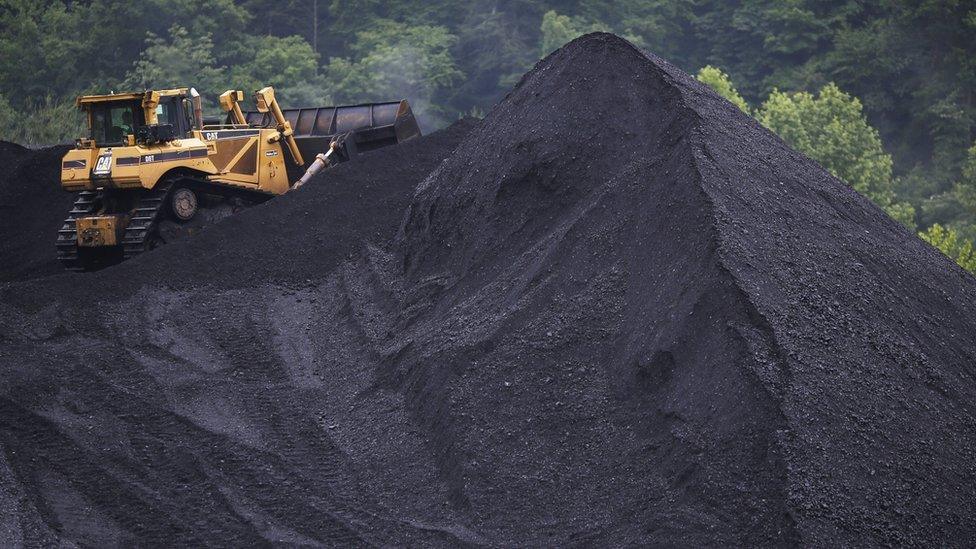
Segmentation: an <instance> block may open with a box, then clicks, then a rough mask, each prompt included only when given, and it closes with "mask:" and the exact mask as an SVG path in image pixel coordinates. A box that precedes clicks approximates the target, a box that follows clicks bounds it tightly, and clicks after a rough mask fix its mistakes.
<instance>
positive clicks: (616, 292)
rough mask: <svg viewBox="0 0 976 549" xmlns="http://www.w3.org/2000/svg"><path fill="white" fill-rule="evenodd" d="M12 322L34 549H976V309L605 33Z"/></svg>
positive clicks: (13, 517)
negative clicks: (420, 130) (890, 548)
mask: <svg viewBox="0 0 976 549" xmlns="http://www.w3.org/2000/svg"><path fill="white" fill-rule="evenodd" d="M462 137H463V139H462ZM442 159H443V161H442ZM0 299H2V306H0V371H2V378H3V379H4V384H3V385H2V387H0V445H2V446H0V448H2V452H0V503H2V505H0V508H2V509H5V510H7V512H6V513H5V514H4V515H3V516H4V517H5V520H4V521H3V522H0V524H2V525H3V526H2V528H4V529H5V530H0V534H3V535H4V537H5V538H6V539H9V540H14V541H15V542H22V543H57V542H74V543H79V544H94V545H105V544H109V543H117V544H133V543H142V544H153V543H165V544H181V545H182V544H214V545H244V544H254V543H261V542H268V541H270V542H281V543H293V544H310V545H318V544H322V545H347V544H352V543H365V544H375V545H389V544H397V545H451V546H453V545H458V544H474V545H502V546H509V545H530V546H531V545H547V546H552V545H556V546H561V545H570V544H582V545H607V544H613V545H637V544H662V545H682V546H699V545H772V544H783V545H801V544H802V545H814V546H822V545H855V544H856V545H881V544H898V545H902V544H913V545H914V544H919V545H921V544H925V545H967V544H972V543H973V542H976V532H974V530H976V527H974V526H973V521H972V520H971V519H972V517H973V516H974V503H973V502H974V499H976V498H974V495H976V494H974V489H973V486H974V485H976V455H974V454H976V451H974V448H976V419H974V418H976V410H974V402H976V400H974V396H976V384H974V379H973V377H974V373H976V371H974V364H976V337H974V334H976V281H974V279H973V277H972V276H971V275H969V274H968V273H966V272H964V271H962V270H961V269H959V268H958V267H957V266H955V265H954V264H952V263H951V262H950V261H949V260H947V259H946V258H944V257H943V256H941V254H939V253H938V252H937V251H936V250H934V249H932V248H931V247H929V246H928V245H926V244H924V243H923V242H921V241H919V240H918V239H917V238H916V237H915V236H914V235H913V234H911V233H910V232H909V231H907V230H906V229H904V228H903V227H901V226H900V225H898V224H897V223H895V222H894V221H892V220H890V219H889V218H887V217H886V216H885V215H884V213H883V212H881V211H880V210H879V209H878V208H877V207H875V206H874V205H873V204H871V203H870V202H869V201H868V200H866V199H864V198H862V197H861V196H859V195H857V194H856V193H855V192H853V191H851V190H850V189H848V188H847V187H846V186H845V185H844V184H843V183H841V182H840V181H838V180H836V179H835V178H833V177H831V176H830V175H829V174H827V172H826V171H825V170H823V169H822V168H821V167H820V166H818V165H817V164H816V163H814V162H812V161H811V160H809V159H807V158H805V157H803V156H802V155H800V154H798V153H796V152H794V151H792V150H791V149H790V148H789V147H788V146H786V145H785V144H784V143H783V142H781V141H780V140H779V139H777V138H776V137H775V136H773V135H772V134H771V133H769V132H768V131H766V130H764V129H763V128H761V127H760V126H759V125H758V124H756V123H755V121H753V120H752V119H750V118H748V117H747V116H745V115H743V114H742V113H741V112H740V111H739V110H738V109H736V108H735V107H733V106H732V105H730V104H729V103H727V102H726V101H724V100H722V99H721V98H719V97H718V96H716V95H715V94H714V93H712V92H711V91H709V90H708V89H706V88H705V87H703V86H702V85H700V84H698V83H697V82H695V81H694V80H693V79H691V78H690V77H688V76H687V75H686V74H684V73H682V72H681V71H679V70H678V69H676V68H674V67H672V66H671V65H669V64H668V63H666V62H665V61H663V60H661V59H659V58H657V57H655V56H653V55H650V54H646V53H643V52H640V51H638V50H637V49H635V48H634V47H633V46H631V45H630V44H629V43H627V42H626V41H624V40H622V39H620V38H617V37H615V36H612V35H608V34H593V35H588V36H585V37H583V38H580V39H578V40H576V41H574V42H572V43H571V44H569V45H567V46H566V47H564V48H563V49H561V50H559V51H557V52H556V53H554V54H552V55H551V56H549V57H547V58H546V59H544V60H543V61H541V62H540V63H539V64H538V65H537V66H536V67H535V68H534V69H533V70H532V71H531V72H530V73H528V74H527V75H526V76H525V77H524V78H523V80H522V81H521V82H520V83H519V84H518V85H517V86H516V88H515V89H514V90H513V91H512V92H511V93H510V94H509V96H508V97H507V98H506V99H505V100H504V101H502V103H500V104H499V105H498V106H496V107H495V108H494V109H493V110H492V111H491V112H490V113H489V114H488V116H487V117H486V118H485V120H483V121H482V122H481V123H479V124H477V125H475V124H474V123H470V122H469V123H465V124H461V125H460V126H457V127H454V128H452V129H449V130H447V131H445V132H443V133H441V134H434V135H432V136H430V137H427V138H424V139H422V140H418V141H416V142H413V143H410V144H406V145H403V146H400V147H396V148H392V149H387V150H381V151H376V152H374V153H371V154H370V155H367V156H365V157H364V158H362V159H359V160H356V161H354V162H351V163H349V164H346V165H343V166H340V167H338V168H336V169H335V170H331V171H329V172H328V173H326V174H324V175H323V176H321V177H320V178H319V179H317V180H316V181H314V182H312V183H310V184H309V185H307V186H306V187H304V188H303V189H302V190H301V191H299V192H296V193H290V194H288V195H286V196H284V197H282V198H279V199H275V200H273V201H270V202H268V203H266V204H264V205H261V206H259V207H255V208H252V209H250V210H247V211H246V212H243V213H241V214H239V215H236V216H234V217H231V218H229V219H227V220H225V221H223V222H221V223H219V224H217V225H215V226H213V227H211V228H208V229H207V230H206V231H204V232H203V233H201V234H199V235H197V236H195V237H193V238H189V239H186V240H184V241H181V242H177V243H174V244H171V245H168V246H165V247H163V248H161V249H160V250H158V251H156V252H153V253H151V254H147V255H146V256H144V257H140V258H138V259H137V260H135V261H132V262H129V263H125V264H122V265H120V266H118V267H113V268H111V269H108V270H106V271H103V272H100V273H96V274H93V275H80V276H77V275H71V276H68V275H65V276H58V277H52V278H47V279H44V280H37V281H31V282H22V283H13V284H7V285H6V286H3V287H0Z"/></svg>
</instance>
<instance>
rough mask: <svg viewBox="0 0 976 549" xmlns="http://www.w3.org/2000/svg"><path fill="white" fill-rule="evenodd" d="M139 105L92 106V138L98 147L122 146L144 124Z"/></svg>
mask: <svg viewBox="0 0 976 549" xmlns="http://www.w3.org/2000/svg"><path fill="white" fill-rule="evenodd" d="M141 114H142V112H141V110H140V109H139V108H138V104H123V105H120V104H117V103H116V104H108V105H98V104H95V105H92V107H91V117H92V126H91V138H92V139H93V140H94V141H95V143H97V144H98V145H122V144H124V142H125V136H127V135H130V134H134V133H135V128H136V126H139V125H141V124H143V122H142V116H140V115H141Z"/></svg>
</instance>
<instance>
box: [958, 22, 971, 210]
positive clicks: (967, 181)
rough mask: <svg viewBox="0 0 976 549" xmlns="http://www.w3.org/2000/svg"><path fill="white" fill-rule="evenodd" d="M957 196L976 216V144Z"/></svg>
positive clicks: (967, 155) (959, 184) (963, 172)
mask: <svg viewBox="0 0 976 549" xmlns="http://www.w3.org/2000/svg"><path fill="white" fill-rule="evenodd" d="M974 17H976V11H974ZM955 195H956V197H957V199H958V200H959V202H960V203H961V204H962V205H963V206H964V207H965V208H966V209H967V210H968V211H969V214H970V215H971V216H976V143H973V146H972V147H971V148H970V149H969V151H968V152H967V153H966V163H965V164H964V165H963V168H962V178H961V179H960V180H959V181H958V182H957V183H956V187H955Z"/></svg>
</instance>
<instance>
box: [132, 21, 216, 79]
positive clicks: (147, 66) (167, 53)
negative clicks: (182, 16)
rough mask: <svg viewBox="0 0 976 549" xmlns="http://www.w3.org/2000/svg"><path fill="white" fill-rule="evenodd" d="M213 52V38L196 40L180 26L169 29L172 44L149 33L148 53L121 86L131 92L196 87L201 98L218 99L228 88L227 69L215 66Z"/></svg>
mask: <svg viewBox="0 0 976 549" xmlns="http://www.w3.org/2000/svg"><path fill="white" fill-rule="evenodd" d="M213 49H214V46H213V41H212V40H211V37H210V34H204V35H203V36H202V37H199V38H195V39H194V38H191V37H190V34H189V32H188V31H187V30H186V29H185V28H183V27H181V26H179V25H173V26H172V27H171V28H170V29H169V40H167V39H165V38H162V37H159V36H156V35H155V34H152V33H148V37H147V38H146V49H145V50H143V51H142V54H141V55H140V57H139V60H138V61H136V63H135V64H134V65H133V67H132V69H131V70H130V71H129V72H128V74H126V77H125V80H124V81H123V82H122V86H123V87H125V88H126V89H131V90H147V89H169V88H179V87H183V86H193V87H195V88H196V89H197V91H199V92H200V93H201V94H206V95H210V96H215V95H219V94H220V93H221V92H222V91H224V89H226V88H227V84H226V81H227V77H226V76H227V69H226V68H225V67H217V66H214V61H213V59H214V56H213Z"/></svg>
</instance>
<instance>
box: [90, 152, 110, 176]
mask: <svg viewBox="0 0 976 549" xmlns="http://www.w3.org/2000/svg"><path fill="white" fill-rule="evenodd" d="M92 173H93V174H94V175H96V176H97V175H103V176H104V175H109V174H110V173H112V155H111V154H106V155H103V156H99V157H98V160H97V161H96V162H95V169H94V170H92Z"/></svg>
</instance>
